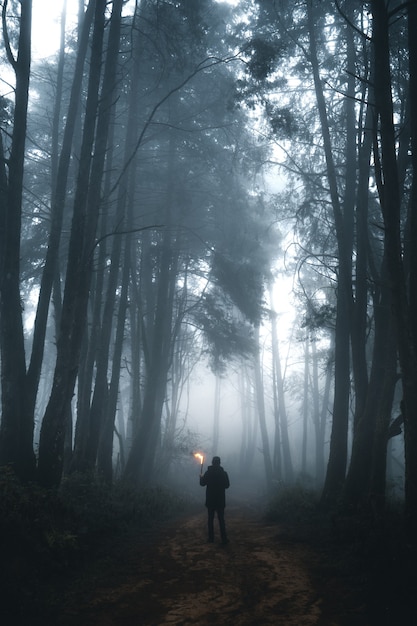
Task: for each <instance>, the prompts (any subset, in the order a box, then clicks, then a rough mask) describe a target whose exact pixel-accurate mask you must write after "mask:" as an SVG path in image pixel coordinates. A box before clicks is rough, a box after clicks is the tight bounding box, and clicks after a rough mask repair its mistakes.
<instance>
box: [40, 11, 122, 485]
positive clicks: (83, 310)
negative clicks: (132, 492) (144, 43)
mask: <svg viewBox="0 0 417 626" xmlns="http://www.w3.org/2000/svg"><path fill="white" fill-rule="evenodd" d="M121 8H122V0H117V1H115V2H114V3H113V10H112V17H111V21H110V34H109V43H108V49H107V58H106V63H105V68H104V76H103V86H102V94H101V98H100V99H99V86H100V76H101V67H102V49H103V35H104V29H105V9H106V2H105V0H97V3H96V13H95V20H94V33H93V43H92V54H91V60H90V77H89V89H88V96H87V105H86V115H85V124H84V131H83V145H82V149H81V156H80V169H79V174H78V181H77V189H76V194H75V201H74V213H73V221H72V228H71V238H70V246H69V253H68V266H67V274H66V281H65V291H64V301H63V307H62V319H61V328H60V336H59V338H58V343H57V361H56V367H55V373H54V380H53V386H52V392H51V397H50V399H49V403H48V406H47V408H46V412H45V416H44V420H43V423H42V429H41V437H40V441H39V466H38V469H39V480H40V482H41V483H42V484H44V485H45V486H54V485H57V484H59V481H60V479H61V474H62V459H63V446H64V438H65V421H66V418H67V415H68V406H69V405H70V402H71V398H72V395H73V392H74V386H75V381H76V377H77V373H78V367H79V362H80V350H81V343H82V339H83V335H84V331H85V325H86V314H87V304H88V297H89V289H90V282H91V275H92V255H93V251H94V239H95V236H96V229H97V221H98V212H99V206H100V192H101V181H102V175H103V168H104V161H105V154H106V145H107V137H108V129H109V120H110V115H111V110H112V106H113V104H114V88H115V75H116V67H117V58H118V47H119V40H120V21H121ZM97 111H98V115H97ZM96 131H97V134H96V140H95V142H94V136H95V132H96ZM93 155H94V156H93Z"/></svg>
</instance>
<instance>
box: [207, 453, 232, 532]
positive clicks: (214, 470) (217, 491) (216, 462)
mask: <svg viewBox="0 0 417 626" xmlns="http://www.w3.org/2000/svg"><path fill="white" fill-rule="evenodd" d="M220 463H221V461H220V457H218V456H214V457H213V460H212V465H210V466H209V467H208V469H207V471H206V472H205V473H204V475H203V476H200V485H201V486H202V487H206V507H207V513H208V541H209V543H212V542H213V541H214V514H215V513H216V512H217V519H218V520H219V528H220V536H221V540H222V543H223V544H227V543H229V541H228V539H227V534H226V524H225V521H224V509H225V506H226V494H225V491H226V489H228V488H229V486H230V482H229V476H228V474H227V472H225V471H224V469H223V468H222V466H221V465H220Z"/></svg>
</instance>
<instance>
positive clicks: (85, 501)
mask: <svg viewBox="0 0 417 626" xmlns="http://www.w3.org/2000/svg"><path fill="white" fill-rule="evenodd" d="M187 505H188V503H187V502H186V501H185V500H184V499H183V498H182V497H181V496H179V495H178V494H176V493H175V492H174V491H172V490H167V489H164V488H162V487H158V486H155V487H146V488H142V489H137V490H134V489H130V488H128V487H126V486H124V485H122V484H115V485H113V486H112V487H109V486H108V485H107V484H106V483H104V482H103V481H100V480H99V479H98V478H97V477H96V476H94V475H93V474H74V475H72V476H70V477H68V478H66V479H64V480H63V482H62V484H61V486H60V488H59V489H57V490H45V489H43V488H41V487H40V486H39V485H37V484H36V483H32V484H22V483H21V482H20V481H19V480H18V479H17V478H16V476H15V474H14V473H13V471H12V470H11V469H10V468H8V467H0V553H1V558H2V567H1V568H0V603H1V606H2V614H3V615H6V616H7V619H8V621H7V623H8V624H9V623H10V624H14V623H16V624H19V623H21V622H20V621H19V615H20V616H21V615H26V614H27V613H28V612H31V611H34V612H35V613H36V606H37V604H39V602H40V600H39V595H41V594H39V590H40V587H41V586H42V585H43V584H44V583H45V581H46V582H47V581H48V580H53V579H54V578H56V577H57V576H58V577H65V576H66V575H68V574H69V573H70V572H71V571H74V570H76V569H77V568H79V567H81V566H82V565H83V563H84V562H85V561H86V560H88V559H89V558H92V556H93V555H94V552H95V551H96V550H97V549H98V548H100V547H103V546H105V545H106V542H107V541H109V540H111V539H112V538H114V537H118V536H120V535H122V534H123V533H125V532H126V533H127V532H128V531H129V530H134V529H136V528H137V529H140V528H144V527H149V526H151V525H154V524H155V523H157V522H160V521H162V520H166V519H168V518H170V517H172V516H174V515H176V514H178V513H180V512H182V511H183V510H185V509H186V507H187ZM15 619H16V620H17V621H14V620H15Z"/></svg>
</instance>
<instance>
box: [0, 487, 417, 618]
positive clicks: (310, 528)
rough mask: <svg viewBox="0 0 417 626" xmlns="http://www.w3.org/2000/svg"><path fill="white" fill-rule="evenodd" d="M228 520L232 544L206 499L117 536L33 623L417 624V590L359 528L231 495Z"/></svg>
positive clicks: (52, 592) (66, 580)
mask: <svg viewBox="0 0 417 626" xmlns="http://www.w3.org/2000/svg"><path fill="white" fill-rule="evenodd" d="M216 521H217V520H215V522H216ZM226 524H227V530H228V535H229V540H230V543H229V544H228V545H226V546H223V545H222V544H221V543H220V541H219V537H217V540H216V539H215V542H214V543H211V544H210V543H207V542H206V511H205V509H204V507H199V509H198V510H194V509H193V510H192V511H190V512H188V513H187V514H184V515H181V516H179V517H177V518H176V519H174V520H171V521H169V522H164V523H161V524H156V525H155V526H154V527H153V528H148V529H146V530H145V531H143V532H141V533H137V534H132V533H130V534H129V535H121V536H119V537H114V538H113V539H112V541H111V542H110V543H107V544H106V545H105V546H102V547H101V550H100V553H99V554H96V555H95V557H94V559H91V560H89V561H88V562H87V563H85V564H84V565H83V567H82V571H78V572H77V574H76V575H75V574H74V573H73V574H72V575H71V576H69V577H63V578H62V580H61V579H58V580H56V581H54V582H53V585H52V587H51V586H50V588H49V591H48V594H49V601H50V602H49V607H48V609H47V610H45V614H44V615H43V616H40V615H39V619H37V617H35V615H33V616H32V620H31V621H30V623H31V624H35V623H36V624H38V623H39V624H42V626H162V625H177V626H179V625H183V626H186V625H189V624H200V625H203V626H204V625H206V624H230V625H233V626H251V625H253V626H260V625H262V624H275V625H276V626H313V625H318V626H376V625H378V626H412V625H414V626H415V624H417V619H416V617H417V614H416V612H415V611H416V609H415V606H414V602H413V606H411V602H410V606H408V600H409V595H410V596H412V595H413V594H414V593H415V592H413V591H412V590H408V591H409V592H410V593H408V592H405V590H404V587H403V585H402V583H401V584H400V583H399V580H398V582H397V583H395V580H394V579H395V578H396V572H395V571H393V570H392V568H391V565H392V562H391V560H390V559H389V558H385V557H384V558H382V557H381V560H380V563H376V562H375V558H374V557H372V559H370V556H369V553H368V551H367V550H364V549H363V544H361V543H360V542H357V543H356V544H355V542H354V541H353V542H352V535H351V534H349V540H348V541H346V542H344V541H343V538H341V537H340V536H339V535H338V534H337V533H336V534H335V533H334V530H332V529H331V524H330V522H329V525H328V526H327V524H326V523H324V524H322V525H320V524H317V523H315V524H314V525H311V524H306V523H304V524H303V523H301V524H297V525H291V526H289V525H285V524H278V523H271V522H268V521H267V520H266V519H265V516H264V513H263V509H262V507H260V506H257V505H250V504H249V503H245V502H243V501H237V500H236V501H233V500H232V499H229V500H228V506H227V508H226ZM390 568H391V569H390ZM394 569H395V568H394ZM382 570H383V571H382ZM386 570H387V571H388V570H389V571H391V575H390V576H389V578H390V580H388V579H387V580H385V575H386ZM383 579H384V581H385V582H382V580H383ZM401 580H403V576H401ZM25 623H29V622H25ZM5 626H6V625H5ZM7 626H9V625H7Z"/></svg>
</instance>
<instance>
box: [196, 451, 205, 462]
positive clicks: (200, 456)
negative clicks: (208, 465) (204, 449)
mask: <svg viewBox="0 0 417 626" xmlns="http://www.w3.org/2000/svg"><path fill="white" fill-rule="evenodd" d="M194 456H195V458H196V459H200V461H201V464H203V461H204V457H203V455H202V454H200V453H199V452H196V453H195V454H194Z"/></svg>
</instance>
